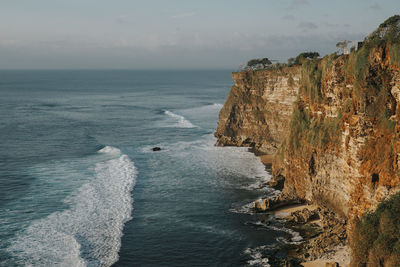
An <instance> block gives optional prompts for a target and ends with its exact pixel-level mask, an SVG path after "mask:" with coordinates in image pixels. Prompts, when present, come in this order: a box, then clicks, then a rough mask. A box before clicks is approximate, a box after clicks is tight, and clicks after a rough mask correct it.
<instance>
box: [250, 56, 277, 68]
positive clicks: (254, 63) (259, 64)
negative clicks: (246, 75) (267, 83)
mask: <svg viewBox="0 0 400 267" xmlns="http://www.w3.org/2000/svg"><path fill="white" fill-rule="evenodd" d="M271 64H272V62H271V61H270V60H269V59H268V58H266V57H265V58H262V59H259V58H255V59H252V60H249V62H247V67H248V68H249V69H253V70H254V69H263V68H266V67H269V66H270V65H271Z"/></svg>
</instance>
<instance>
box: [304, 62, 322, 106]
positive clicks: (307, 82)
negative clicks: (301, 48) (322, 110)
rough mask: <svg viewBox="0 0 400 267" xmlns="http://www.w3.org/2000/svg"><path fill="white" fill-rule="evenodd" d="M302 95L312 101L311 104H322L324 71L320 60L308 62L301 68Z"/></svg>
mask: <svg viewBox="0 0 400 267" xmlns="http://www.w3.org/2000/svg"><path fill="white" fill-rule="evenodd" d="M301 76H302V78H301V86H300V93H301V94H302V95H303V96H305V97H307V98H308V99H310V101H311V103H320V102H321V100H322V94H321V79H322V69H321V68H320V67H319V60H318V59H312V60H307V61H305V62H304V64H303V65H302V66H301Z"/></svg>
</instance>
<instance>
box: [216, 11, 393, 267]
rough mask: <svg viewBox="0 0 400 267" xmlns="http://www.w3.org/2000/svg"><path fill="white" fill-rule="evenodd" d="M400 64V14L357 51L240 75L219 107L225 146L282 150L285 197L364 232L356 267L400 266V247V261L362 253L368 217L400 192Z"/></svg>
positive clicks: (279, 161)
mask: <svg viewBox="0 0 400 267" xmlns="http://www.w3.org/2000/svg"><path fill="white" fill-rule="evenodd" d="M399 67H400V16H393V17H391V18H389V19H388V20H386V21H385V22H384V23H382V24H381V25H380V26H379V28H378V29H377V30H376V31H374V32H373V33H371V34H370V35H369V36H368V37H367V38H366V39H365V41H364V43H363V46H362V47H361V48H360V49H359V50H358V51H352V52H351V53H350V54H349V55H340V56H338V55H336V53H334V54H332V55H329V56H325V57H324V58H322V59H313V60H307V61H306V62H304V63H303V64H302V66H299V67H291V68H289V67H287V68H284V69H283V70H263V71H259V72H240V73H234V74H233V78H234V80H235V85H234V86H233V87H232V90H231V92H230V94H229V96H228V99H227V101H226V103H225V105H224V107H223V108H222V110H221V112H220V121H219V123H218V130H217V132H216V134H215V135H216V137H217V138H218V143H217V144H218V145H237V146H251V147H254V148H256V149H257V150H259V151H261V152H264V153H267V154H274V155H275V156H274V161H273V175H274V176H275V177H282V178H284V180H285V182H284V189H283V194H284V195H285V196H289V197H293V198H300V199H302V200H305V201H307V202H310V203H313V204H317V205H319V206H320V207H323V208H327V209H328V210H330V211H333V212H335V213H336V214H337V215H338V216H339V217H341V218H343V219H345V220H346V221H347V222H348V224H347V232H348V234H349V236H350V237H351V236H353V232H355V233H358V236H357V237H354V238H350V240H349V241H350V245H351V247H352V248H353V252H352V255H353V256H352V258H353V260H352V263H351V265H352V266H374V265H371V264H372V262H380V264H381V265H380V266H399V265H390V264H389V260H388V259H390V262H391V263H393V262H395V264H397V263H399V264H400V250H399V253H398V254H399V255H398V256H399V257H398V258H396V260H393V257H392V256H393V253H395V252H391V253H388V254H387V255H389V256H387V257H384V256H383V255H384V253H382V256H379V255H378V256H376V255H375V256H371V255H370V254H371V251H370V250H369V249H365V250H364V251H362V252H359V251H355V250H356V249H355V248H358V247H359V246H358V245H359V244H357V243H360V242H361V241H360V240H366V239H365V238H364V239H362V238H360V231H358V230H357V227H359V226H358V225H359V221H360V219H361V220H362V218H363V216H365V214H367V213H368V212H373V211H374V210H375V209H376V208H377V206H378V204H379V203H380V202H381V201H383V200H385V199H388V198H390V196H392V195H394V194H395V193H396V192H399V191H400V138H399V137H400V71H399ZM289 80H290V82H289ZM378 221H379V218H378ZM396 227H397V226H396ZM367 234H368V233H364V236H365V235H367ZM361 235H362V234H361ZM367 239H368V238H367ZM373 241H374V240H373ZM374 242H375V241H374ZM396 242H397V241H396ZM399 242H400V241H399ZM399 244H400V243H399ZM371 246H372V244H371ZM376 246H378V247H379V246H380V245H379V244H377V245H376ZM360 253H361V254H362V253H364V254H362V255H361V256H360V255H359V254H360ZM396 253H397V252H396ZM396 255H397V254H396ZM379 257H381V258H379ZM382 257H383V258H382ZM396 257H397V256H396ZM397 260H398V261H397Z"/></svg>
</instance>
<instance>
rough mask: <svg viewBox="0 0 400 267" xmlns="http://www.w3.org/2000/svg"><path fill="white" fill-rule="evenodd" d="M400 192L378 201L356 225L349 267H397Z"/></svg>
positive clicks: (399, 236) (399, 238)
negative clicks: (378, 264) (378, 266)
mask: <svg viewBox="0 0 400 267" xmlns="http://www.w3.org/2000/svg"><path fill="white" fill-rule="evenodd" d="M399 231H400V193H397V194H396V195H393V196H392V197H391V198H389V199H388V200H385V201H383V202H381V203H380V204H379V206H378V208H377V209H376V210H375V211H374V212H370V213H367V214H365V215H364V216H363V217H361V219H360V220H359V221H358V222H357V223H356V226H355V229H354V231H353V235H352V239H351V240H352V241H351V247H352V264H351V265H352V266H377V265H375V263H376V262H379V263H380V264H382V265H381V266H399V264H400V235H399Z"/></svg>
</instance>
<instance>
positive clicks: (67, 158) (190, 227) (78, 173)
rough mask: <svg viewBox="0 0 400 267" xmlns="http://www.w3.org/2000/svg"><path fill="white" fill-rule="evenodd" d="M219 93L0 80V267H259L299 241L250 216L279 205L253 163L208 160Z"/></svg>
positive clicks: (88, 79) (225, 76) (244, 158)
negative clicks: (256, 206) (267, 201)
mask: <svg viewBox="0 0 400 267" xmlns="http://www.w3.org/2000/svg"><path fill="white" fill-rule="evenodd" d="M231 86H232V78H231V72H230V71H222V70H218V71H128V70H96V71H95V70H93V71H89V70H84V71H82V70H80V71H78V70H62V71H61V70H60V71H56V70H53V71H45V70H37V71H23V70H19V71H11V70H9V71H5V70H3V71H0V96H1V97H0V241H1V242H0V265H1V266H55V265H57V266H269V265H268V262H269V259H268V258H269V257H270V256H271V251H276V250H279V249H280V248H282V247H283V246H284V244H287V243H290V242H294V241H296V239H298V236H296V233H293V232H291V231H290V230H288V229H285V228H283V227H282V226H281V225H280V224H279V223H280V222H279V221H277V220H276V219H274V218H273V217H271V216H270V215H268V214H253V213H252V212H251V210H250V205H251V202H252V201H254V200H256V199H259V198H261V197H265V196H272V195H274V194H277V193H278V192H276V191H274V190H272V189H270V188H268V187H263V186H260V185H262V184H264V183H265V182H266V181H268V179H269V177H270V174H269V173H268V172H267V171H266V170H265V167H264V165H263V164H262V163H261V162H260V160H259V158H257V157H256V156H254V155H253V154H252V153H250V152H248V150H247V149H246V148H236V147H223V148H222V147H215V146H214V144H215V142H216V139H215V138H214V136H213V132H214V131H215V129H216V126H217V121H218V112H219V110H220V109H221V107H222V104H223V103H224V101H225V99H226V97H227V95H228V93H229V89H230V87H231ZM153 147H160V148H161V150H160V151H152V148H153ZM282 253H284V252H282Z"/></svg>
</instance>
